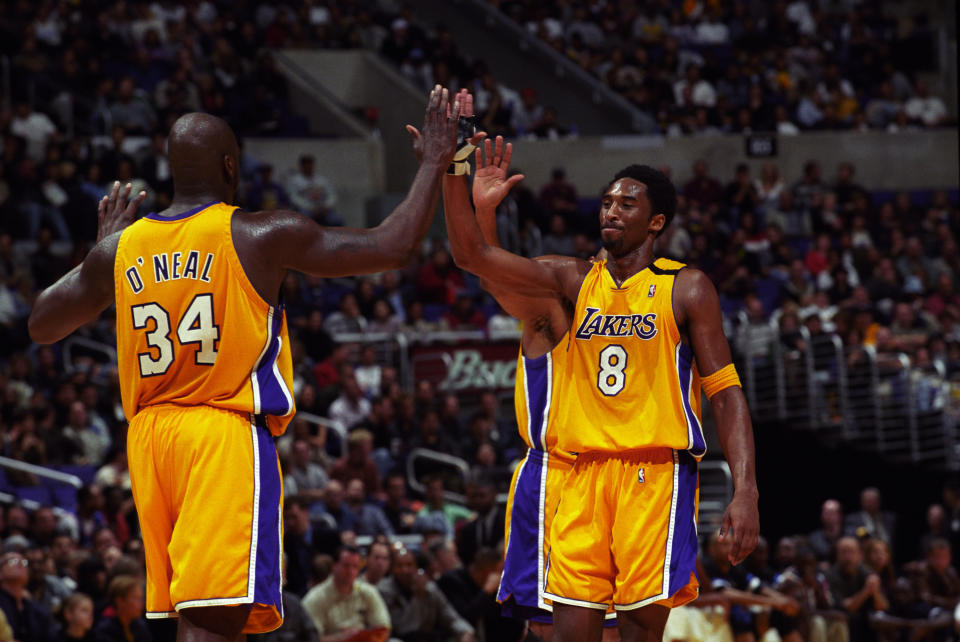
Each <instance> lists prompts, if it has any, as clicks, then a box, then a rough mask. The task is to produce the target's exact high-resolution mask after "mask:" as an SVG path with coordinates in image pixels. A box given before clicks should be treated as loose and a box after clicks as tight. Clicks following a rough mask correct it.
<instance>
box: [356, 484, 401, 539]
mask: <svg viewBox="0 0 960 642" xmlns="http://www.w3.org/2000/svg"><path fill="white" fill-rule="evenodd" d="M345 501H346V504H347V507H348V508H349V509H350V510H351V511H352V512H353V514H354V528H353V531H354V532H355V533H356V534H357V535H393V534H394V533H393V527H392V526H391V525H390V522H389V521H387V517H386V515H385V514H384V512H383V509H382V508H380V507H379V506H377V505H376V504H373V503H371V502H368V501H367V494H366V491H365V490H364V487H363V480H360V479H351V480H350V481H349V482H347V490H346V495H345Z"/></svg>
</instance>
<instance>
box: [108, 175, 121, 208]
mask: <svg viewBox="0 0 960 642" xmlns="http://www.w3.org/2000/svg"><path fill="white" fill-rule="evenodd" d="M119 192H120V181H113V187H112V188H110V195H109V196H108V197H107V212H112V211H113V209H114V208H115V207H116V206H117V194H118V193H119Z"/></svg>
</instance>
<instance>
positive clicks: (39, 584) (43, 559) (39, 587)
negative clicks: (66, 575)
mask: <svg viewBox="0 0 960 642" xmlns="http://www.w3.org/2000/svg"><path fill="white" fill-rule="evenodd" d="M24 556H25V557H26V558H27V561H28V562H29V563H30V579H29V581H28V583H27V591H29V593H30V598H31V599H33V600H34V601H35V602H36V603H37V604H39V605H40V606H42V607H43V609H44V610H46V611H47V612H48V613H60V612H61V609H62V607H63V603H64V602H65V601H66V599H67V598H68V597H70V594H71V593H72V592H73V591H72V590H71V588H70V587H69V586H67V585H66V583H65V582H64V581H63V580H61V579H60V578H59V577H57V576H56V575H55V574H54V573H53V572H52V571H53V570H54V568H53V561H52V560H51V559H50V556H49V555H48V553H47V550H46V549H45V548H31V549H28V550H27V551H26V553H24Z"/></svg>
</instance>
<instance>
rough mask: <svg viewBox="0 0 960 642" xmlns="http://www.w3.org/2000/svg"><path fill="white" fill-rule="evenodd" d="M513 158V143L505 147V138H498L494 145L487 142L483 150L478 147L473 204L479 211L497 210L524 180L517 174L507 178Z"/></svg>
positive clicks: (521, 175)
mask: <svg viewBox="0 0 960 642" xmlns="http://www.w3.org/2000/svg"><path fill="white" fill-rule="evenodd" d="M481 151H482V152H483V153H481ZM512 157H513V143H507V144H506V145H504V143H503V136H497V139H496V142H495V143H494V144H491V143H490V141H489V140H485V141H484V142H483V148H482V150H481V148H480V147H477V151H476V152H475V158H476V162H477V171H476V174H475V176H474V179H473V204H474V207H476V208H477V209H478V210H479V209H493V208H496V206H497V205H499V204H500V201H502V200H503V199H504V198H505V197H506V195H507V194H508V193H509V192H510V190H511V189H513V186H514V185H516V184H517V183H519V182H520V181H522V180H523V174H515V175H513V176H511V177H510V178H507V171H508V170H509V169H510V159H511V158H512Z"/></svg>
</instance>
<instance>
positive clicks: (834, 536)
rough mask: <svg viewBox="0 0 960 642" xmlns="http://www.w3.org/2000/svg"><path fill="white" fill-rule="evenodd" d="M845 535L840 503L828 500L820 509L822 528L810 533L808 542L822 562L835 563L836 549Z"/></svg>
mask: <svg viewBox="0 0 960 642" xmlns="http://www.w3.org/2000/svg"><path fill="white" fill-rule="evenodd" d="M843 535H844V528H843V511H842V509H841V507H840V502H838V501H837V500H835V499H828V500H827V501H825V502H823V506H822V507H821V508H820V528H818V529H817V530H815V531H813V532H812V533H810V535H809V537H808V538H807V542H808V544H809V545H810V548H811V549H813V552H814V554H815V555H816V557H817V560H818V561H820V562H833V560H834V549H835V547H836V545H837V542H838V541H839V540H840V538H841V537H843Z"/></svg>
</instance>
